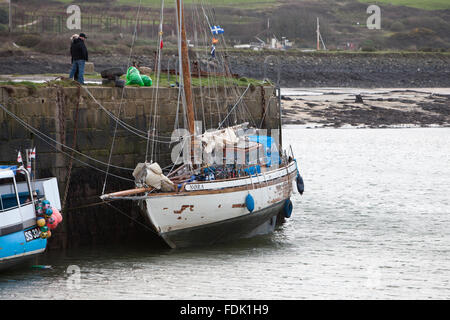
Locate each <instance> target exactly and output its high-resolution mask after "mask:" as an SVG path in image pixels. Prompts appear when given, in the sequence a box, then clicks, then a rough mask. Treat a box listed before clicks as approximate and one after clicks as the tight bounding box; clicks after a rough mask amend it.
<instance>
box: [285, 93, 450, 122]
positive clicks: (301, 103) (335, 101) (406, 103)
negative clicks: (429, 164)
mask: <svg viewBox="0 0 450 320" xmlns="http://www.w3.org/2000/svg"><path fill="white" fill-rule="evenodd" d="M281 94H282V108H283V123H284V124H301V125H305V126H307V127H343V126H361V127H371V128H379V127H397V126H399V127H403V126H408V127H414V126H416V127H428V126H442V127H448V126H450V88H402V89H399V88H395V89H389V88H387V89H386V88H383V89H360V88H312V89H311V88H297V89H284V90H282V92H281ZM357 95H359V96H360V98H361V99H362V101H361V100H359V101H358V100H357V99H356V97H357Z"/></svg>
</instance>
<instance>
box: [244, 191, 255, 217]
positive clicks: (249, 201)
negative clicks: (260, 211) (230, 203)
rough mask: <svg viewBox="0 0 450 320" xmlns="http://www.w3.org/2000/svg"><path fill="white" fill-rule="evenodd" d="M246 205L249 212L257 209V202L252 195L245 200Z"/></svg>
mask: <svg viewBox="0 0 450 320" xmlns="http://www.w3.org/2000/svg"><path fill="white" fill-rule="evenodd" d="M245 204H246V206H247V209H248V211H250V212H253V210H254V209H255V200H254V199H253V197H252V195H251V194H250V193H249V194H248V195H247V197H246V198H245Z"/></svg>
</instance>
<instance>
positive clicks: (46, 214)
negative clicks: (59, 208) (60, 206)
mask: <svg viewBox="0 0 450 320" xmlns="http://www.w3.org/2000/svg"><path fill="white" fill-rule="evenodd" d="M44 214H45V217H46V218H47V219H48V218H50V217H51V216H52V214H53V210H52V209H46V210H45V212H44Z"/></svg>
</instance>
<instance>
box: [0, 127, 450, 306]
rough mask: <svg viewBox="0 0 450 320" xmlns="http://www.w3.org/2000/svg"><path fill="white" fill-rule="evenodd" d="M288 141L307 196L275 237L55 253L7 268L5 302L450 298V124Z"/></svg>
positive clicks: (315, 132)
mask: <svg viewBox="0 0 450 320" xmlns="http://www.w3.org/2000/svg"><path fill="white" fill-rule="evenodd" d="M284 144H285V146H288V144H291V145H292V147H293V149H294V152H295V155H296V157H297V159H298V162H299V165H300V168H301V173H302V175H303V178H304V181H305V193H304V195H303V196H300V195H299V194H295V195H294V196H293V199H292V200H293V203H294V212H293V214H292V217H291V219H290V220H289V221H287V223H286V224H284V225H283V226H282V227H281V228H279V229H278V230H277V231H276V232H275V233H274V234H272V235H269V236H263V237H258V238H254V239H248V240H244V241H237V242H233V243H229V244H226V245H219V246H215V247H207V248H197V249H186V250H174V251H173V250H168V249H162V248H161V249H155V248H151V249H150V248H146V247H145V246H136V245H135V244H126V243H124V244H123V245H121V246H120V247H118V246H114V247H113V246H108V247H96V248H83V249H80V250H71V251H69V252H63V253H62V252H50V253H49V254H47V255H44V256H42V257H41V258H39V260H38V261H36V262H35V263H40V264H44V265H51V266H52V269H49V270H37V269H31V268H30V266H28V267H24V268H22V269H20V270H16V271H9V272H5V273H1V274H0V298H1V299H47V300H48V299H422V298H424V299H427V298H433V299H449V298H450V129H448V128H442V129H439V128H436V129H435V128H427V129H301V128H298V127H289V128H286V129H285V130H284ZM69 266H76V267H71V268H75V271H76V270H79V272H80V273H79V275H80V277H79V278H78V277H74V275H76V273H68V272H67V269H68V267H69ZM78 268H79V269H78ZM69 270H71V269H69ZM72 270H73V269H72ZM78 280H79V281H78Z"/></svg>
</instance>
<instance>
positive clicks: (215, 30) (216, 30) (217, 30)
mask: <svg viewBox="0 0 450 320" xmlns="http://www.w3.org/2000/svg"><path fill="white" fill-rule="evenodd" d="M211 32H212V34H222V33H224V32H225V30H223V28H221V27H220V26H212V27H211Z"/></svg>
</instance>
